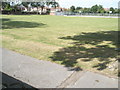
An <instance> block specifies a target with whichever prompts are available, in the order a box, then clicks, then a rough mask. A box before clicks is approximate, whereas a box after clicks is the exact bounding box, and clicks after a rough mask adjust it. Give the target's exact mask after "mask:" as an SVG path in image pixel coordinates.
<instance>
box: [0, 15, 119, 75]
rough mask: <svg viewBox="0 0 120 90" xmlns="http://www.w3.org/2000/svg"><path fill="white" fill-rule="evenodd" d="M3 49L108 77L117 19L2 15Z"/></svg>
mask: <svg viewBox="0 0 120 90" xmlns="http://www.w3.org/2000/svg"><path fill="white" fill-rule="evenodd" d="M2 22H3V24H2V28H3V29H2V32H0V34H2V43H3V47H4V48H8V49H10V50H14V51H16V52H19V53H21V54H25V55H29V56H32V57H35V58H37V59H40V60H50V61H53V62H56V63H59V64H63V65H65V66H66V67H75V66H78V67H81V68H83V69H87V70H92V71H97V72H101V73H105V74H110V75H117V71H115V70H110V69H109V68H108V67H109V65H110V64H111V63H113V62H115V61H116V57H117V52H116V51H115V48H116V38H117V30H118V28H117V18H89V17H74V18H73V17H72V18H71V17H63V16H40V15H2Z"/></svg>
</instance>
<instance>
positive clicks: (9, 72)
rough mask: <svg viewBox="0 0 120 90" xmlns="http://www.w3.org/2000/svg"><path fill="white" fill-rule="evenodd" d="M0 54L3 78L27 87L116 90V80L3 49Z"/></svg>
mask: <svg viewBox="0 0 120 90" xmlns="http://www.w3.org/2000/svg"><path fill="white" fill-rule="evenodd" d="M1 54H2V66H3V67H2V72H3V73H4V74H3V75H4V77H8V78H10V77H12V79H16V80H17V83H18V81H20V83H21V82H23V83H25V84H26V85H27V87H28V85H29V86H30V87H35V88H56V87H57V88H66V87H68V88H118V80H117V79H113V78H108V77H106V76H103V75H99V74H96V73H92V72H88V71H72V70H70V69H68V68H66V67H64V66H62V65H58V64H55V63H51V62H49V61H42V60H37V59H35V58H32V57H29V56H24V55H21V54H19V53H16V52H13V51H10V50H7V49H3V48H2V53H0V55H1ZM12 79H11V80H12ZM7 80H9V79H7ZM7 80H4V78H3V82H5V83H7V82H8V81H7Z"/></svg>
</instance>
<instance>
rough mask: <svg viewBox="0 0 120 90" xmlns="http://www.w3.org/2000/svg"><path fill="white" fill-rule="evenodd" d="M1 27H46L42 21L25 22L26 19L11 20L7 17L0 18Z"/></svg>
mask: <svg viewBox="0 0 120 90" xmlns="http://www.w3.org/2000/svg"><path fill="white" fill-rule="evenodd" d="M1 21H2V29H13V28H35V27H46V26H47V25H46V24H44V23H35V22H26V21H12V20H10V19H7V18H3V19H1Z"/></svg>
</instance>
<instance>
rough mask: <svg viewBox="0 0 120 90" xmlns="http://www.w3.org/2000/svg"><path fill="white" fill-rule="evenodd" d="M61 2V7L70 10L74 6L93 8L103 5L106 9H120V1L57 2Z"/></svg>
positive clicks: (80, 0) (59, 0)
mask: <svg viewBox="0 0 120 90" xmlns="http://www.w3.org/2000/svg"><path fill="white" fill-rule="evenodd" d="M56 1H57V2H59V4H60V7H64V8H69V7H71V6H72V5H74V6H75V7H78V6H80V7H91V6H93V5H95V4H98V5H103V7H104V8H110V7H114V8H118V2H119V1H120V0H56Z"/></svg>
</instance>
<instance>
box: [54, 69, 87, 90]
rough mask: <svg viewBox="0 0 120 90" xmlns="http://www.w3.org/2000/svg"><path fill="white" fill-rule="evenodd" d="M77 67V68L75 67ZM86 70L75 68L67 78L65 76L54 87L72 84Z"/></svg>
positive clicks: (64, 86)
mask: <svg viewBox="0 0 120 90" xmlns="http://www.w3.org/2000/svg"><path fill="white" fill-rule="evenodd" d="M76 69H78V68H76ZM85 72H86V71H82V70H81V69H80V70H75V71H74V72H73V73H72V74H71V75H70V76H69V77H68V78H66V79H65V80H64V81H63V82H62V83H61V84H60V85H59V86H57V87H56V88H66V87H67V86H69V85H74V84H75V82H76V81H77V80H78V79H79V78H80V77H82V76H83V75H84V73H85Z"/></svg>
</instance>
